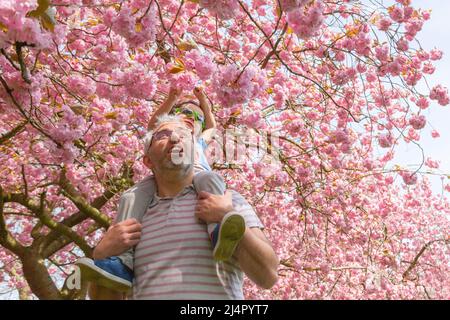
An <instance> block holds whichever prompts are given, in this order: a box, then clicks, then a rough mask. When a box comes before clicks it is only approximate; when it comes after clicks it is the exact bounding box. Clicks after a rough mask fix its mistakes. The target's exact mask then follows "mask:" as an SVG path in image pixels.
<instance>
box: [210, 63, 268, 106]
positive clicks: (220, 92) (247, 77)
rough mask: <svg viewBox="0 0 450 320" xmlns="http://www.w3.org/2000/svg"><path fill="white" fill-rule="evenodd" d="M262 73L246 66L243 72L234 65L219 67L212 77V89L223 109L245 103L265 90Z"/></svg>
mask: <svg viewBox="0 0 450 320" xmlns="http://www.w3.org/2000/svg"><path fill="white" fill-rule="evenodd" d="M263 75H264V72H263V71H262V70H259V69H257V68H255V67H252V66H248V67H247V68H246V69H245V70H244V71H241V70H239V69H238V68H237V67H236V66H234V65H228V66H224V67H221V68H220V69H219V72H216V74H215V75H214V77H213V80H212V87H213V90H214V91H215V93H216V95H217V98H218V100H219V102H220V103H221V104H222V105H223V106H224V107H231V106H233V105H235V104H242V103H246V102H247V101H248V100H249V99H252V98H255V97H257V96H258V95H259V94H261V92H263V91H264V90H265V88H266V86H267V85H266V83H265V79H264V76H263Z"/></svg>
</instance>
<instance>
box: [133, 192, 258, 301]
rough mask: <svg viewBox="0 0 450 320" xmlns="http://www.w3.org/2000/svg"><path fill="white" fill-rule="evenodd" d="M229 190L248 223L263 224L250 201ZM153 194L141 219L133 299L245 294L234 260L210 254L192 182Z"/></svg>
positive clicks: (240, 296)
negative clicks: (174, 191) (171, 193)
mask: <svg viewBox="0 0 450 320" xmlns="http://www.w3.org/2000/svg"><path fill="white" fill-rule="evenodd" d="M231 192H232V194H233V206H234V208H235V210H236V211H238V212H240V213H241V214H242V215H243V216H244V218H245V222H246V225H247V227H250V228H252V227H256V228H263V225H262V223H261V221H260V220H259V218H258V216H257V215H256V213H255V211H254V210H253V208H252V207H251V206H250V205H249V204H248V202H247V201H246V200H245V199H244V198H243V197H242V196H241V195H240V194H239V193H237V192H235V191H231ZM156 200H157V201H156V202H154V203H153V205H152V206H151V207H150V208H149V209H148V211H147V212H146V214H145V215H144V217H143V219H142V237H141V241H140V242H139V244H138V245H137V246H136V248H135V255H134V274H135V278H134V281H133V299H189V300H190V299H207V300H210V299H244V296H243V292H242V286H243V272H242V271H241V269H240V268H239V264H238V262H237V260H236V259H235V258H234V257H232V258H231V259H230V260H229V261H226V262H215V261H214V260H213V248H212V244H211V241H210V239H209V236H208V232H207V226H206V224H204V223H202V222H199V221H198V220H197V218H196V217H195V214H194V212H195V206H196V204H197V193H196V191H195V189H194V187H193V186H192V185H190V186H188V187H186V188H185V189H184V190H183V191H182V192H180V193H179V194H178V195H177V196H175V197H174V198H159V197H156Z"/></svg>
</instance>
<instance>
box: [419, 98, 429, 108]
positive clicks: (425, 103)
mask: <svg viewBox="0 0 450 320" xmlns="http://www.w3.org/2000/svg"><path fill="white" fill-rule="evenodd" d="M416 104H417V106H418V107H419V108H420V109H426V108H428V107H429V106H430V102H429V101H428V99H427V98H425V97H420V98H419V99H417V101H416Z"/></svg>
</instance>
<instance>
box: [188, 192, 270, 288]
mask: <svg viewBox="0 0 450 320" xmlns="http://www.w3.org/2000/svg"><path fill="white" fill-rule="evenodd" d="M233 210H234V208H233V203H232V194H231V192H229V191H227V192H226V193H225V195H215V194H210V193H208V192H204V191H201V192H199V201H198V202H197V207H196V210H195V215H196V217H197V218H199V219H200V220H203V221H205V222H207V223H209V222H220V221H222V218H223V216H224V215H225V214H226V213H228V212H230V211H233ZM235 256H236V258H237V259H238V261H239V265H240V267H241V269H242V271H244V272H245V274H246V275H247V276H248V277H249V278H250V280H252V281H253V282H254V283H256V284H257V285H258V286H260V287H262V288H264V289H270V288H271V287H272V286H273V285H274V284H275V283H276V282H277V280H278V273H277V269H278V264H279V260H278V257H277V255H276V253H275V251H274V250H273V248H272V245H271V244H270V242H269V240H267V238H266V237H265V236H264V234H263V232H262V231H261V230H260V229H259V228H248V227H247V228H246V229H245V233H244V236H243V238H242V240H241V241H240V242H239V245H238V247H237V248H236V251H235Z"/></svg>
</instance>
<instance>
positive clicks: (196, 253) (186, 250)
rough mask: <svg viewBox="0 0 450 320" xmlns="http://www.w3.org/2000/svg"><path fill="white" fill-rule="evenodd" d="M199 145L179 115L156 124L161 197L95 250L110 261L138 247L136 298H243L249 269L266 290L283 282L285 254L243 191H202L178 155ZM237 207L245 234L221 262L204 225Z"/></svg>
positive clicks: (153, 162)
mask: <svg viewBox="0 0 450 320" xmlns="http://www.w3.org/2000/svg"><path fill="white" fill-rule="evenodd" d="M193 143H194V137H193V135H192V131H191V130H189V129H188V127H187V126H186V124H185V123H184V122H183V121H181V120H180V119H179V118H178V117H176V116H166V117H165V120H163V121H160V122H159V123H157V124H156V126H155V130H154V132H153V133H152V137H151V138H149V139H148V140H147V143H146V147H145V150H146V154H145V156H144V163H145V165H146V166H147V167H148V168H150V169H151V170H152V171H153V174H154V177H155V182H156V189H157V194H156V196H155V198H156V199H155V200H156V201H154V202H153V203H152V205H151V206H150V208H149V209H148V211H147V213H146V214H145V216H144V217H143V219H142V225H141V224H139V223H138V222H137V221H136V220H134V219H128V220H124V221H122V222H120V223H117V224H115V225H113V226H112V227H111V228H110V229H109V230H108V231H107V232H106V234H105V236H104V238H103V239H102V241H101V242H100V243H99V245H98V246H97V247H96V249H95V250H94V258H95V259H104V258H106V257H109V256H114V255H118V254H120V253H122V252H124V251H126V250H127V249H129V248H130V247H133V246H135V245H137V246H136V248H135V260H134V264H135V278H134V281H133V298H134V299H243V294H242V284H243V274H242V272H245V273H246V275H247V276H248V277H249V278H250V279H251V280H252V281H254V282H255V283H256V284H257V285H259V286H261V287H263V288H270V287H272V286H273V285H274V283H275V282H276V281H277V267H278V258H277V256H276V254H275V252H274V250H273V249H272V247H271V245H270V242H269V241H268V240H267V238H266V237H265V236H264V234H263V232H262V231H261V229H262V224H261V222H260V220H259V219H258V217H257V216H256V214H255V212H254V211H253V209H252V208H251V206H250V205H249V204H248V203H247V202H246V201H245V199H243V197H242V196H240V195H239V194H238V193H236V192H227V193H226V194H225V195H213V194H209V193H207V192H200V194H198V195H197V193H196V191H195V189H194V188H193V185H192V182H193V176H194V170H193V164H192V162H186V161H173V158H174V154H177V155H178V156H179V155H180V154H183V153H184V152H185V150H191V148H192V145H193ZM186 153H189V152H186ZM232 211H238V212H239V213H240V214H242V215H243V216H244V218H245V222H246V229H245V232H244V236H243V237H242V240H241V241H240V243H239V245H238V247H237V248H236V250H235V253H234V256H233V257H232V258H231V259H230V260H229V261H225V262H216V261H214V260H213V258H212V246H211V243H210V241H209V237H208V233H207V231H206V224H205V223H219V222H221V221H222V219H223V217H224V216H226V215H227V214H229V213H230V212H232ZM199 220H201V221H203V222H201V221H199ZM141 235H142V236H141ZM99 288H100V287H95V288H93V290H91V297H92V298H94V299H95V298H102V297H107V298H120V295H114V293H113V292H111V291H109V292H105V291H104V292H101V291H99V290H98V289H99ZM104 294H107V295H104Z"/></svg>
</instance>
